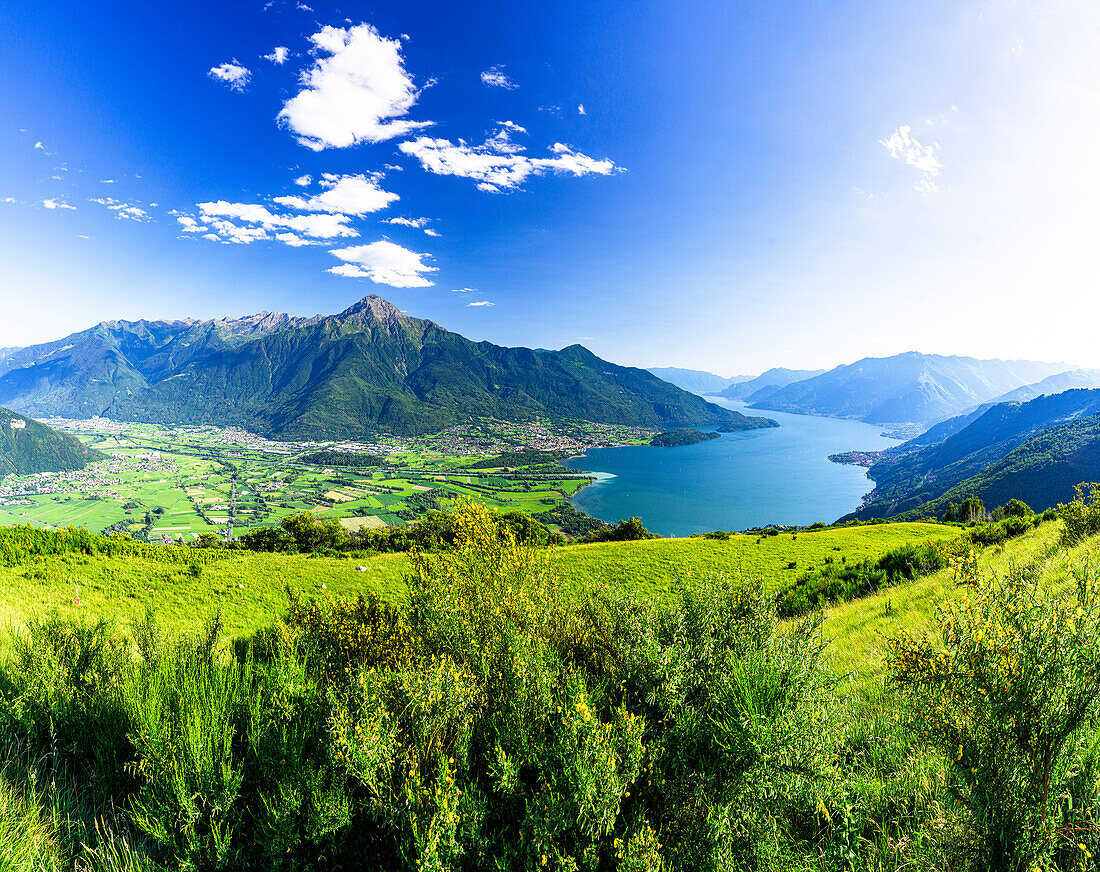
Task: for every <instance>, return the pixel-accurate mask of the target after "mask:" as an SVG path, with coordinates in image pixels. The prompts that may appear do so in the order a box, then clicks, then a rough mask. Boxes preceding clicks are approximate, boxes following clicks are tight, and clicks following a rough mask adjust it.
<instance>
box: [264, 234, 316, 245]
mask: <svg viewBox="0 0 1100 872" xmlns="http://www.w3.org/2000/svg"><path fill="white" fill-rule="evenodd" d="M275 238H276V239H277V240H279V242H281V243H283V245H289V246H291V247H292V248H300V247H301V246H303V245H317V244H318V243H316V242H312V241H310V240H308V239H302V237H301V236H299V235H298V234H297V233H291V232H289V231H287V232H285V233H276V234H275Z"/></svg>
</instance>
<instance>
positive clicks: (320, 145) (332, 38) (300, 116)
mask: <svg viewBox="0 0 1100 872" xmlns="http://www.w3.org/2000/svg"><path fill="white" fill-rule="evenodd" d="M310 41H311V42H312V43H313V54H314V56H315V57H316V58H317V60H316V61H315V62H314V64H313V66H312V67H310V68H309V69H308V70H306V71H304V72H303V73H302V77H301V80H302V84H303V85H304V87H303V89H302V90H301V91H299V92H298V94H297V95H296V96H294V97H291V98H290V99H289V100H288V101H287V102H286V104H285V105H284V106H283V109H282V111H281V112H280V113H279V121H280V122H281V123H282V124H285V125H286V126H287V127H288V128H289V129H290V130H291V131H293V132H294V133H295V134H296V135H297V138H298V142H300V143H301V144H302V145H304V146H306V147H307V148H312V149H313V150H314V151H321V150H323V149H326V148H347V147H348V146H351V145H355V144H357V143H360V142H382V141H384V140H387V139H392V138H394V137H395V136H404V135H406V134H408V133H410V132H411V131H413V130H416V129H419V128H422V127H426V126H428V125H429V124H430V123H431V122H426V121H409V120H404V117H405V116H406V115H407V114H408V113H409V110H410V109H412V107H413V105H414V104H415V103H416V100H417V98H418V97H419V95H420V91H419V90H417V88H416V86H415V85H414V84H413V80H412V78H411V77H410V75H409V74H408V73H407V72H406V71H405V63H404V60H403V58H402V56H401V42H400V41H399V40H396V39H387V38H385V37H384V36H382V35H381V34H380V33H379V32H378V31H377V30H375V28H374V27H372V26H371V25H369V24H360V25H357V26H355V27H348V28H340V27H324V28H322V29H321V30H320V31H318V32H317V33H315V34H313V36H311V37H310Z"/></svg>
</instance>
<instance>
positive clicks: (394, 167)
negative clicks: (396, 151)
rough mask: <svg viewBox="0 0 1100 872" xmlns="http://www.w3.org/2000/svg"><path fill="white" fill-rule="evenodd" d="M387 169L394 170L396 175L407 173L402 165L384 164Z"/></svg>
mask: <svg viewBox="0 0 1100 872" xmlns="http://www.w3.org/2000/svg"><path fill="white" fill-rule="evenodd" d="M383 166H385V168H386V169H388V170H393V171H394V172H395V173H403V172H405V168H404V167H403V166H401V164H383Z"/></svg>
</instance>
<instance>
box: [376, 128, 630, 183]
mask: <svg viewBox="0 0 1100 872" xmlns="http://www.w3.org/2000/svg"><path fill="white" fill-rule="evenodd" d="M398 148H399V149H400V150H401V151H403V152H404V153H405V154H408V155H412V156H413V157H415V158H416V159H417V160H419V161H420V165H421V166H422V167H423V168H424V169H426V170H427V171H428V172H431V173H435V174H436V175H440V176H461V177H463V178H467V179H473V180H474V181H475V182H477V186H478V188H480V189H481V190H483V191H497V192H499V191H502V190H506V189H514V188H518V187H519V186H520V185H522V184H523V182H524V181H525V180H526V179H527V178H528V177H529V176H541V175H545V174H546V173H558V174H562V175H573V176H585V175H591V174H596V175H603V176H606V175H610V174H611V173H614V172H618V171H621V169H622V168H621V167H617V166H616V165H615V162H614V161H612V160H610V159H608V158H603V159H597V158H592V157H589V156H588V155H585V154H581V153H580V152H577V151H574V150H573V149H572V148H570V147H569V146H567V145H563V144H562V143H560V142H556V143H554V144H553V145H552V146H550V149H549V150H550V152H551V153H552V154H553V157H540V158H533V157H528V156H527V155H525V154H523V153H522V152H523V151H525V149H524V147H523V146H520V145H517V144H516V143H514V142H512V141H511V139H510V138H509V137H508V132H507V131H506V130H503V129H502V130H498V131H497V132H496V133H495V134H494V135H493V136H492V137H490V138H489V139H487V140H486V141H485V142H484V143H483V144H481V145H475V146H471V145H467V144H466V143H465V142H464V141H463V140H461V139H460V140H458V142H457V144H456V143H453V142H451V141H450V140H448V139H433V138H431V137H428V136H420V137H417V138H416V139H414V140H411V141H409V142H402V143H401V144H400V145H398Z"/></svg>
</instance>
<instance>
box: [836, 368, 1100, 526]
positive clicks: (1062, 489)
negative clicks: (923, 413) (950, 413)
mask: <svg viewBox="0 0 1100 872" xmlns="http://www.w3.org/2000/svg"><path fill="white" fill-rule="evenodd" d="M1096 415H1100V390H1073V391H1065V392H1064V393H1061V394H1054V395H1050V396H1042V397H1039V398H1037V399H1034V400H1031V401H1030V402H1027V403H1022V404H1021V403H1001V404H998V405H995V406H993V407H992V408H990V409H988V410H987V411H985V412H984V413H983V414H981V415H980V416H978V417H977V418H975V419H973V420H970V421H969V422H968V423H966V426H963V427H962V428H961V429H958V430H957V432H950V430H951V426H944V427H942V428H940V429H941V431H942V432H949V435H947V436H946V438H944V439H943V440H942V441H941V442H939V443H937V444H934V445H923V446H922V445H921V440H923V439H925V438H927V436H928V434H924V436H922V437H918V438H917V439H916V440H912V441H911V442H909V443H906V444H904V445H901V446H898V447H897V448H894V449H891V450H890V452H887V456H886V458H885V459H883V460H880V461H879V462H878V463H875V464H874V465H873V466H872V467H871V468H870V469H869V470H868V472H867V475H868V476H869V477H870V478H872V479H874V481H875V489H874V491H873V492H872V493H871V498H870V500H869V501H868V503H867V504H866V505H865V506H863V507H862V508H861V509H860V510H859V511H858V512H856V513H855V514H854V517H894V516H899V515H900V516H904V517H917V516H921V515H924V514H927V513H929V512H930V511H932V510H933V509H935V507H939V506H941V505H946V503H947V501H948V500H951V499H955V496H954V495H957V494H958V493H962V492H963V491H967V492H966V493H962V497H963V498H965V497H966V496H967V495H969V491H968V489H969V488H973V489H975V491H974V492H975V495H976V496H981V493H979V492H978V489H981V490H982V491H983V492H984V493H986V494H987V496H988V498H989V500H992V502H988V504H989V505H994V504H998V503H999V502H1005V501H1006V500H1007V499H1011V498H1013V497H1016V498H1018V499H1022V500H1024V501H1025V502H1028V503H1029V504H1030V505H1032V508H1036V509H1039V508H1047V507H1048V506H1050V505H1053V504H1054V503H1055V502H1058V501H1059V500H1061V501H1065V500H1066V499H1069V498H1071V497H1072V495H1073V485H1074V484H1077V482H1080V481H1083V480H1085V479H1086V478H1087V475H1086V473H1087V472H1088V471H1089V470H1090V469H1091V468H1092V464H1093V452H1094V451H1095V448H1094V446H1093V445H1092V443H1091V441H1090V440H1091V438H1092V436H1091V434H1092V433H1093V430H1094V428H1095V426H1096V424H1095V417H1094V416H1096ZM966 417H970V416H966ZM964 420H965V419H964ZM1090 422H1091V423H1090ZM945 425H950V422H945ZM931 432H932V431H929V433H931ZM910 449H912V450H910ZM1059 464H1061V465H1059ZM1056 468H1057V469H1061V470H1063V472H1064V477H1065V480H1063V478H1061V477H1059V476H1061V475H1062V473H1059V474H1058V475H1057V476H1056V475H1055V473H1054V470H1055V469H1056ZM1044 470H1045V471H1044ZM1044 476H1046V477H1048V479H1049V481H1048V482H1047V483H1046V484H1044V483H1043V478H1044ZM1074 476H1081V477H1076V478H1074ZM1069 478H1074V480H1073V481H1072V482H1071V483H1069V484H1067V483H1066V481H1068V479H1069ZM1002 493H1007V494H1008V497H1006V498H1005V499H1004V500H1001V499H1000V495H1001V494H1002ZM985 499H986V498H985V497H983V500H985ZM955 501H957V499H956V500H955ZM930 507H931V508H930Z"/></svg>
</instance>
